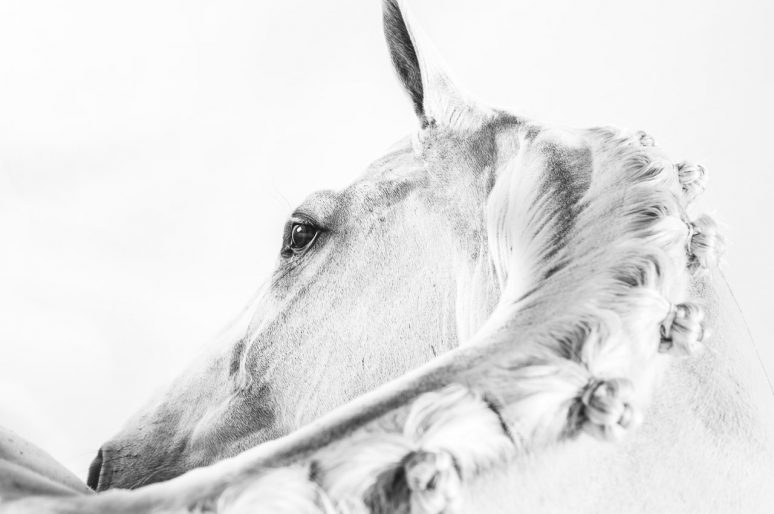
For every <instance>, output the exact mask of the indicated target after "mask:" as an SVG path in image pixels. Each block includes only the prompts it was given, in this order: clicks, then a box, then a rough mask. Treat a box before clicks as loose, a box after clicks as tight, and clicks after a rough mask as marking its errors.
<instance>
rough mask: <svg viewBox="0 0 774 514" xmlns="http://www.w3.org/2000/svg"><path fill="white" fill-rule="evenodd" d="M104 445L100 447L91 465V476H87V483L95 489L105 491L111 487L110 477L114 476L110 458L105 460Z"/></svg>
mask: <svg viewBox="0 0 774 514" xmlns="http://www.w3.org/2000/svg"><path fill="white" fill-rule="evenodd" d="M105 454H106V452H105V450H104V447H103V448H100V449H99V451H98V452H97V456H96V457H94V460H93V461H91V464H90V465H89V476H88V477H87V478H86V484H87V485H88V486H89V487H91V488H92V489H94V490H95V491H104V490H105V489H107V488H109V487H110V479H111V478H112V476H113V470H112V469H111V468H110V458H109V457H108V459H107V461H106V460H105Z"/></svg>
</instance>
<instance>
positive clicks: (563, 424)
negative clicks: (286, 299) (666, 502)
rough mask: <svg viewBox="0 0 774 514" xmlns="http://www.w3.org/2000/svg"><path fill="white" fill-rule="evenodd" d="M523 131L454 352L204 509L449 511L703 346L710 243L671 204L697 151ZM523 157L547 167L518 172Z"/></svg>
mask: <svg viewBox="0 0 774 514" xmlns="http://www.w3.org/2000/svg"><path fill="white" fill-rule="evenodd" d="M532 132H533V131H531V130H529V128H528V127H525V129H524V130H523V131H522V149H521V150H520V153H519V155H521V156H522V157H523V158H522V159H520V160H518V161H517V160H514V161H513V162H510V163H507V164H505V165H504V166H503V167H502V169H500V170H498V171H497V180H496V183H495V185H494V186H493V188H492V190H491V191H490V192H489V195H488V198H487V205H486V227H487V241H488V247H487V251H485V252H482V253H481V256H480V259H482V261H483V262H479V263H478V266H479V267H480V266H491V268H493V269H494V273H493V274H490V275H486V274H479V275H477V276H478V277H479V278H478V279H481V278H480V277H486V276H494V277H496V280H497V282H498V283H497V284H496V286H497V287H498V288H499V291H501V293H500V298H499V301H498V303H497V305H496V307H495V308H494V311H493V312H492V313H491V315H490V316H489V318H488V319H487V321H486V322H485V323H484V324H483V326H482V327H480V329H479V330H478V331H477V333H476V334H475V335H474V336H473V338H472V340H471V341H469V342H468V343H466V344H465V345H464V346H463V347H461V348H460V349H458V350H455V351H453V352H451V353H454V352H459V353H461V354H463V355H465V356H466V357H467V358H466V359H460V357H459V354H458V355H457V356H456V357H452V358H449V359H447V360H446V361H444V362H443V363H441V364H439V365H437V366H436V367H435V369H431V370H430V371H429V372H426V373H425V374H424V375H422V376H421V378H419V379H417V380H415V381H413V382H409V384H408V385H406V386H405V387H404V389H403V390H402V392H399V393H398V394H396V396H403V397H405V398H407V399H408V400H409V401H407V402H406V401H404V402H403V403H402V404H400V405H390V406H389V408H385V409H382V410H381V411H379V412H376V413H374V414H373V415H368V414H364V415H363V416H362V419H363V420H364V424H362V425H360V426H359V427H354V428H348V429H344V431H343V432H341V431H339V433H338V434H337V436H336V437H333V436H328V437H324V438H323V439H324V441H323V442H322V443H321V444H320V445H318V446H317V449H312V451H311V452H309V451H307V452H304V456H303V457H299V458H293V459H289V460H286V461H285V464H284V465H283V466H282V467H281V468H280V469H274V470H271V471H267V470H264V471H262V472H259V473H257V474H256V473H252V474H251V475H249V476H248V477H245V478H243V479H242V480H239V481H237V482H236V483H232V484H231V485H230V486H229V487H228V488H227V489H226V491H225V492H224V493H223V494H222V495H221V496H220V499H219V501H218V512H226V513H229V514H234V513H237V514H239V513H242V512H251V511H252V509H255V508H257V507H259V506H260V507H262V508H267V506H272V507H274V509H270V510H271V511H272V512H310V513H311V512H315V513H319V512H325V513H355V512H363V513H365V512H374V513H382V512H384V513H386V512H411V513H440V512H454V511H455V509H456V507H457V506H459V502H460V489H461V487H462V486H463V485H464V484H465V483H466V482H467V481H470V480H472V479H474V478H475V477H476V476H477V475H479V474H480V473H481V472H483V471H485V470H488V469H491V468H494V467H497V466H499V465H501V464H502V463H504V462H508V461H509V460H512V459H518V458H519V455H521V454H523V453H524V452H534V451H538V450H539V449H540V448H542V447H546V446H548V445H552V444H556V443H557V442H560V441H570V440H573V439H575V438H577V437H580V436H581V435H582V434H587V435H590V436H592V437H596V438H600V439H603V440H617V439H619V438H621V437H622V436H624V435H625V434H626V433H627V432H628V431H630V430H632V429H634V428H635V427H636V426H637V425H638V423H639V422H640V420H641V419H642V417H643V411H644V409H645V407H646V406H647V404H648V401H649V399H650V398H651V396H652V391H653V388H654V386H655V384H656V383H657V379H658V375H659V371H660V369H661V368H663V367H664V366H665V365H667V363H668V360H669V357H670V356H674V355H689V354H691V353H693V352H695V351H697V350H699V349H701V348H702V344H701V343H702V340H703V338H704V332H705V331H704V327H703V314H702V311H701V308H700V307H699V306H698V305H696V304H694V303H690V302H688V301H687V297H686V296H687V292H686V291H687V283H688V279H689V276H690V274H691V273H699V272H701V270H702V269H704V268H705V267H706V266H708V265H710V264H712V263H713V262H714V259H715V254H716V253H717V250H719V248H720V243H721V242H722V240H721V239H720V238H719V236H717V234H716V230H715V225H714V223H713V222H712V220H711V219H710V218H708V217H706V216H703V217H701V218H699V219H698V220H696V221H689V220H688V215H687V210H686V209H687V205H688V203H689V202H690V201H691V200H692V199H693V198H694V197H695V196H696V194H698V192H700V191H701V190H703V187H704V178H705V174H704V170H703V168H701V167H699V166H696V165H691V164H686V163H682V164H678V165H674V164H673V163H672V162H671V161H669V160H668V159H666V158H665V157H664V156H663V155H662V154H661V153H660V152H659V151H658V150H657V149H656V147H655V146H653V142H652V139H651V138H650V137H648V136H647V135H645V134H643V133H641V132H638V133H635V134H630V135H626V134H624V133H622V132H620V131H618V130H614V129H607V128H605V129H590V130H585V131H578V132H573V133H572V134H571V135H572V137H571V140H570V141H568V140H567V139H566V138H565V139H563V140H562V141H561V142H557V141H556V140H555V139H553V138H552V137H549V138H542V137H541V136H534V135H533V134H532ZM549 135H552V134H551V133H550V132H549ZM563 137H564V136H563ZM533 158H534V159H533ZM525 159H526V161H525ZM538 161H539V162H540V165H541V166H542V167H543V168H545V169H546V170H548V171H547V172H545V173H541V174H538V173H529V170H526V171H525V166H526V165H525V162H532V163H534V162H538ZM525 191H530V192H531V196H525V193H524V192H525ZM525 266H526V268H527V270H528V271H527V272H526V273H525V272H524V270H523V268H524V267H525ZM525 277H526V278H525ZM476 279H477V278H476V277H474V278H473V280H476ZM484 286H485V285H484ZM438 360H439V361H443V357H441V358H440V359H438ZM459 362H464V364H462V365H460V364H458V363H459ZM411 398H413V399H411ZM278 481H281V482H282V483H283V484H284V486H283V489H282V491H280V490H279V489H278V488H277V487H276V484H277V483H278ZM289 484H292V485H289ZM288 487H289V488H290V489H287V488H288ZM291 491H292V492H291Z"/></svg>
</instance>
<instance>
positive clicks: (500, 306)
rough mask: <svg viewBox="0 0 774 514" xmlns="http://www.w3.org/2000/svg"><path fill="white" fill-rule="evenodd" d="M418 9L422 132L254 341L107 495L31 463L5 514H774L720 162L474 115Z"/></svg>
mask: <svg viewBox="0 0 774 514" xmlns="http://www.w3.org/2000/svg"><path fill="white" fill-rule="evenodd" d="M409 18H410V16H409V14H408V13H407V12H406V10H405V6H404V5H402V4H400V3H399V2H397V1H396V0H385V2H384V21H385V34H386V36H387V42H388V45H389V48H390V52H391V55H392V60H393V64H394V66H395V68H396V71H397V73H398V75H399V77H400V79H401V81H402V83H403V86H404V87H405V89H406V91H407V92H408V94H409V97H410V98H411V101H412V103H413V107H414V110H415V112H416V114H417V117H418V119H419V128H418V130H417V131H416V132H415V133H413V134H412V135H411V137H408V138H406V139H404V140H403V141H401V142H400V143H398V144H397V145H396V146H395V147H394V148H393V149H392V151H390V153H388V154H387V155H386V156H384V157H382V158H381V159H379V160H377V161H376V162H375V163H374V164H373V165H372V166H371V167H370V168H369V169H368V170H367V171H366V173H365V174H364V175H363V176H362V177H361V178H360V179H358V180H357V181H356V182H354V183H353V184H352V185H351V186H349V187H348V188H346V189H344V190H343V191H340V192H329V191H326V192H321V193H317V194H314V195H312V196H311V197H310V198H309V199H307V201H305V202H304V203H303V204H302V205H301V206H300V207H299V208H298V209H296V211H295V212H294V214H293V215H292V216H291V218H290V219H289V221H288V223H287V226H286V229H285V235H284V240H283V244H282V250H281V256H280V259H279V262H278V264H277V268H276V271H275V274H274V276H273V278H272V280H271V281H270V283H269V284H268V285H267V287H266V288H265V290H264V291H263V292H262V294H261V295H260V296H259V298H258V299H257V300H256V302H255V304H254V305H253V306H252V308H251V320H250V321H249V323H248V324H247V326H246V327H245V328H244V329H243V330H239V329H237V330H236V331H235V334H234V337H233V339H232V340H230V341H228V342H227V343H224V344H222V345H219V346H218V348H217V349H216V350H215V353H214V355H209V356H207V357H206V358H204V359H202V360H201V361H200V362H198V363H197V364H196V365H194V366H193V367H192V368H191V369H190V370H189V371H188V372H187V373H186V374H184V375H183V376H182V377H181V378H179V379H178V380H177V381H176V383H175V384H174V386H173V387H172V388H171V389H170V390H169V391H168V392H167V393H166V394H165V395H163V396H162V397H161V398H159V399H157V400H156V401H155V402H153V403H152V404H151V405H150V406H149V407H148V408H147V409H146V410H144V411H143V412H141V413H139V414H138V415H137V416H136V417H135V418H134V419H133V421H132V422H130V424H129V425H128V426H127V428H126V429H124V430H123V431H122V432H121V433H120V434H119V435H118V436H117V437H116V438H114V439H113V440H111V441H110V442H108V443H106V444H105V445H104V446H103V447H102V449H101V450H100V453H99V455H98V456H97V458H96V459H95V461H94V463H93V464H92V467H91V469H90V473H89V484H90V485H92V486H93V487H94V488H96V489H98V490H100V491H103V492H100V493H99V494H96V495H89V494H80V493H82V492H83V491H82V486H81V485H79V484H78V483H77V482H74V481H73V480H72V478H71V477H69V476H68V475H66V474H65V473H64V472H62V471H61V469H60V468H59V467H58V466H57V465H56V464H55V463H53V462H52V461H50V460H46V458H45V457H40V458H39V459H38V464H37V465H35V466H33V465H31V464H29V463H28V462H26V461H25V459H23V458H17V459H16V460H13V459H12V458H10V459H9V462H10V464H6V465H5V467H4V468H0V471H2V473H3V474H2V475H0V477H3V478H2V480H0V494H3V495H4V496H3V497H4V498H5V500H6V503H5V504H4V505H3V507H0V510H3V509H4V510H3V511H4V512H79V513H83V512H121V513H124V512H221V513H231V514H233V513H242V512H272V513H274V512H326V513H331V512H379V513H383V512H412V513H441V512H473V513H477V512H576V513H583V512H589V513H605V512H610V513H614V512H615V513H617V512H770V511H771V509H772V508H774V495H773V493H772V488H771V487H770V486H769V483H770V481H771V479H772V478H773V477H774V450H773V448H774V445H772V434H771V427H772V426H774V425H773V424H772V420H773V419H774V401H772V397H771V393H770V391H769V389H768V386H767V384H766V379H765V373H764V371H763V369H762V368H761V367H760V364H759V362H758V361H757V359H756V355H755V352H754V348H753V347H752V342H751V341H750V338H749V335H748V333H747V331H746V327H745V325H744V322H743V320H742V318H741V314H740V312H739V310H738V307H737V306H736V303H735V301H734V300H733V297H732V295H731V293H730V290H729V289H728V286H727V285H726V283H725V280H724V279H723V277H722V275H720V274H719V272H718V271H717V270H716V269H715V267H714V265H715V261H716V254H717V251H718V249H719V246H720V243H721V239H720V238H719V236H718V235H717V234H716V230H715V226H714V224H713V222H712V221H711V219H709V218H708V217H706V216H702V217H698V218H696V219H694V220H691V219H690V217H689V213H688V210H687V207H688V204H689V203H690V202H691V200H692V199H693V198H694V197H695V196H696V195H697V194H699V193H700V192H701V191H702V190H703V187H704V179H705V177H704V170H703V168H701V167H700V166H697V165H692V164H687V163H680V164H677V165H675V164H673V163H672V161H670V160H668V159H667V158H666V157H665V156H664V155H663V154H662V153H661V152H659V151H658V149H657V148H656V147H655V146H653V141H652V139H651V138H650V137H648V136H646V135H645V134H644V133H641V132H636V133H625V132H622V131H618V130H614V129H587V130H566V129H557V128H551V127H546V126H543V125H541V124H539V123H536V122H534V121H532V120H527V119H524V118H522V117H519V116H516V115H513V114H510V113H507V112H503V111H500V110H495V109H492V108H489V107H486V106H484V105H482V104H480V103H478V102H475V101H473V100H472V99H470V98H469V97H468V96H466V95H465V94H463V93H462V92H461V91H460V90H459V89H458V88H457V87H455V85H454V84H453V83H452V81H451V80H450V79H449V78H448V75H447V74H446V73H445V72H444V71H443V70H442V68H441V66H440V65H439V63H438V60H437V58H436V57H435V56H434V55H433V53H432V50H431V49H430V48H429V46H428V44H427V42H426V41H423V39H422V37H421V35H420V34H419V33H418V31H417V29H416V27H414V26H413V25H412V24H411V23H410V19H409ZM705 320H707V321H708V324H709V325H711V327H712V329H713V336H712V338H711V339H709V338H708V337H707V335H708V330H707V329H705V326H704V322H705ZM353 399H354V400H353ZM7 447H8V446H7ZM9 455H10V454H9ZM193 468H198V469H193ZM189 470H192V471H189ZM181 474H182V476H178V475H181ZM174 477H177V478H174ZM152 482H159V483H155V484H152V485H147V484H151V483H152ZM140 486H143V487H140ZM124 488H128V489H134V488H138V489H135V490H125V489H124ZM105 489H109V490H106V491H105ZM54 495H56V496H54Z"/></svg>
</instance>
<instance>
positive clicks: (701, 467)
mask: <svg viewBox="0 0 774 514" xmlns="http://www.w3.org/2000/svg"><path fill="white" fill-rule="evenodd" d="M694 289H695V290H694V292H695V294H696V295H697V296H699V297H701V298H702V299H703V302H704V306H705V311H706V314H707V316H708V319H709V325H710V326H711V327H712V330H713V335H712V338H711V339H710V341H709V344H708V346H709V348H708V351H705V352H704V353H703V354H701V355H699V356H695V357H688V358H684V359H679V360H675V361H674V362H672V363H671V365H670V367H669V368H668V369H667V371H666V372H665V374H664V376H663V377H662V380H661V383H660V385H659V386H658V387H657V389H656V391H655V396H654V398H653V403H652V405H651V406H650V408H649V409H648V410H647V411H646V413H645V421H644V423H643V425H642V426H641V427H640V428H639V430H638V431H637V432H635V433H634V434H632V436H631V437H630V438H629V439H627V440H625V441H623V442H621V443H612V444H611V443H601V442H598V441H595V440H591V439H590V438H583V437H582V438H580V439H578V440H576V441H570V442H567V443H563V444H561V445H558V446H556V447H554V448H552V449H549V450H548V451H546V452H542V453H539V454H537V455H534V456H532V457H529V458H527V459H526V460H525V459H521V460H520V461H519V462H516V463H513V464H512V465H511V466H510V468H509V471H508V473H506V474H496V475H493V476H491V477H484V478H483V479H482V480H479V481H478V487H476V488H475V489H473V490H472V491H471V492H472V494H471V496H470V497H469V500H470V504H469V506H470V508H471V510H470V512H537V511H539V512H575V513H585V512H589V513H591V512H593V513H595V514H596V513H607V512H611V513H612V512H718V513H720V512H770V509H771V506H772V505H774V491H772V489H771V487H770V481H771V478H772V477H774V433H773V432H774V422H772V420H774V395H772V392H771V389H770V386H769V384H768V381H767V378H766V374H765V371H764V369H763V368H762V366H761V363H760V361H759V359H758V357H757V353H756V351H755V347H754V345H753V341H752V339H751V337H750V334H749V332H748V330H747V326H746V325H745V322H744V318H743V317H742V313H741V312H740V310H739V307H738V306H737V304H736V301H735V300H734V298H733V295H732V293H731V290H730V289H729V287H728V284H727V283H726V281H725V279H724V277H723V276H722V274H720V273H719V272H714V273H713V274H712V275H711V276H710V277H707V278H704V279H701V280H699V281H697V283H696V284H695V287H694ZM482 493H483V494H482ZM482 501H483V502H489V504H487V505H480V503H481V502H482Z"/></svg>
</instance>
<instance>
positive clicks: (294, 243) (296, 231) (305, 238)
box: [290, 223, 317, 250]
mask: <svg viewBox="0 0 774 514" xmlns="http://www.w3.org/2000/svg"><path fill="white" fill-rule="evenodd" d="M316 234H317V229H315V228H314V227H312V226H310V225H303V224H301V223H296V224H295V225H293V228H291V229H290V246H291V248H294V249H296V250H300V249H301V248H305V247H306V246H307V245H309V243H311V242H312V240H313V239H314V236H315V235H316Z"/></svg>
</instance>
